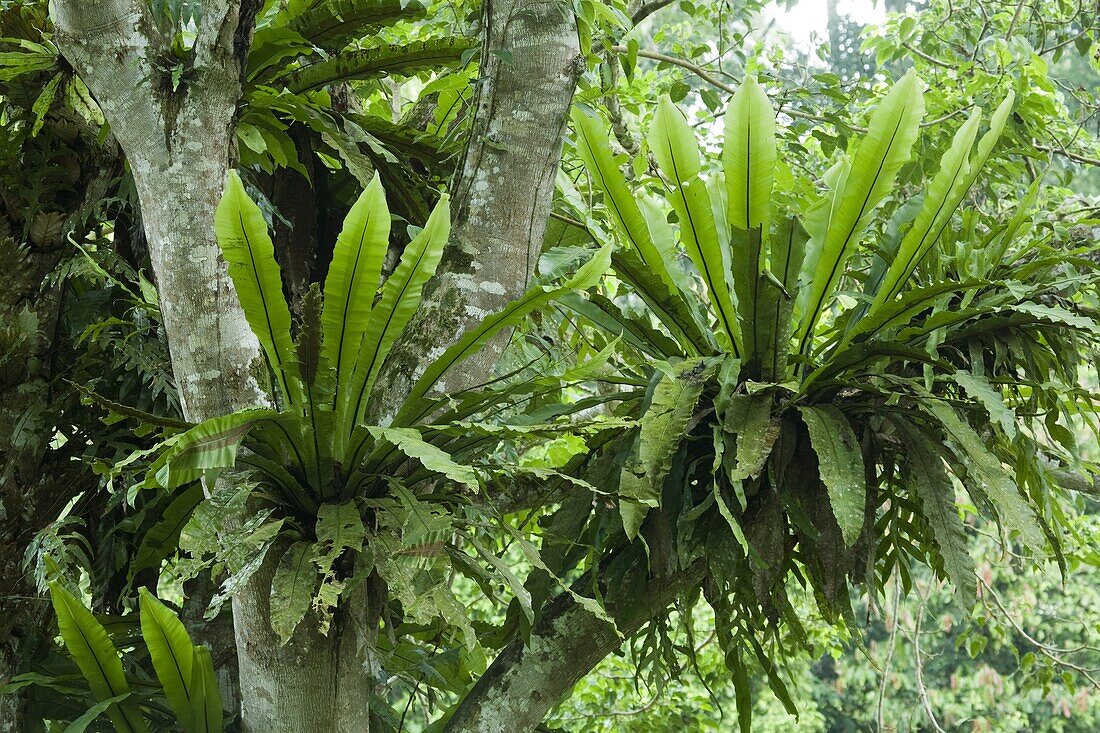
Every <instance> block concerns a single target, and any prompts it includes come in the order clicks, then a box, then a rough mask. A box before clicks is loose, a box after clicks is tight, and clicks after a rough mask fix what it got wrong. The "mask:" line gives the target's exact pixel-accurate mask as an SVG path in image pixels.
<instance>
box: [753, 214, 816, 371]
mask: <svg viewBox="0 0 1100 733" xmlns="http://www.w3.org/2000/svg"><path fill="white" fill-rule="evenodd" d="M772 230H773V231H772V236H771V247H770V250H771V252H770V264H771V267H772V270H771V271H770V272H769V273H768V274H770V275H771V277H765V276H762V277H761V283H760V285H759V287H758V288H757V293H756V297H757V299H758V301H759V306H758V308H757V309H756V314H757V318H756V319H755V320H756V324H755V330H754V333H755V334H756V344H757V349H758V352H759V354H758V355H759V361H760V371H761V375H762V376H763V378H764V379H765V380H766V381H774V382H782V381H784V380H785V379H786V376H787V356H788V354H789V353H790V345H791V333H792V331H793V327H792V322H791V319H792V317H793V315H794V305H795V298H796V297H797V296H798V292H799V290H798V288H799V272H800V270H801V268H802V260H803V258H804V257H805V254H806V240H807V237H808V234H807V233H806V229H805V228H804V227H803V226H802V224H801V223H800V222H799V221H798V220H797V219H785V220H782V221H778V222H775V223H774V224H773V226H772Z"/></svg>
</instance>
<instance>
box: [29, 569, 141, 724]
mask: <svg viewBox="0 0 1100 733" xmlns="http://www.w3.org/2000/svg"><path fill="white" fill-rule="evenodd" d="M50 599H51V601H52V602H53V608H54V612H55V613H56V614H57V628H58V631H60V632H61V638H62V640H63V641H64V642H65V648H66V649H68V650H69V654H70V655H72V658H73V661H74V662H76V666H77V667H79V668H80V672H81V674H83V675H84V678H85V679H86V680H88V686H89V687H90V688H91V690H92V695H94V696H95V698H96V700H98V701H99V702H106V701H107V700H110V699H111V698H118V697H120V696H125V695H126V694H127V693H129V692H130V684H129V683H128V682H127V681H126V674H125V673H124V672H123V671H122V660H121V659H120V658H119V656H118V651H117V650H116V649H115V647H114V645H113V644H112V643H111V638H110V637H109V636H108V635H107V631H106V630H105V629H104V628H103V625H102V624H100V623H99V622H98V621H96V619H95V616H93V615H92V612H91V611H89V610H88V609H87V608H85V607H84V604H83V603H81V602H80V601H79V600H77V598H76V596H74V595H73V594H72V593H70V592H69V591H67V590H65V587H64V586H63V585H61V583H60V582H59V581H54V582H52V583H50ZM107 717H109V718H110V719H111V722H112V723H113V724H114V726H115V728H116V729H117V730H118V731H119V732H120V733H143V732H144V731H148V730H149V728H148V726H147V725H146V723H145V720H144V719H143V718H142V717H141V712H140V711H139V710H138V707H137V704H136V703H134V702H132V701H120V702H117V703H113V704H111V705H110V707H108V708H107Z"/></svg>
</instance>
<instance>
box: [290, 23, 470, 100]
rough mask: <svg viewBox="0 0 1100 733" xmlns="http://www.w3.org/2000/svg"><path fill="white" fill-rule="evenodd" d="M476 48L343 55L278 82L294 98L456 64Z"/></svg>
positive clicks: (449, 41)
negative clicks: (333, 86) (348, 83)
mask: <svg viewBox="0 0 1100 733" xmlns="http://www.w3.org/2000/svg"><path fill="white" fill-rule="evenodd" d="M477 47H478V43H477V41H476V40H474V39H471V38H461V37H459V38H436V39H432V40H429V41H414V42H412V43H406V44H386V45H381V46H375V47H373V48H367V49H363V50H361V51H346V52H344V53H341V54H337V55H335V56H331V57H329V58H327V59H325V60H324V61H318V62H316V63H313V64H308V65H306V66H303V67H301V68H299V69H297V70H295V71H292V72H290V73H289V74H287V75H285V76H284V77H282V78H281V79H280V80H279V82H280V83H281V84H283V85H284V86H286V88H287V89H289V90H290V91H292V92H294V93H295V94H301V93H302V92H308V91H311V90H313V89H318V88H320V87H323V86H325V85H327V84H337V83H341V82H346V81H351V80H353V79H367V78H371V77H376V76H382V75H383V74H405V75H409V74H414V73H416V72H418V71H423V70H424V69H435V68H439V67H442V66H448V65H452V64H457V63H458V62H459V60H460V59H461V58H462V56H463V54H465V53H466V52H467V51H470V50H472V49H475V48H477Z"/></svg>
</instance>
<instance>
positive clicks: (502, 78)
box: [369, 0, 584, 422]
mask: <svg viewBox="0 0 1100 733" xmlns="http://www.w3.org/2000/svg"><path fill="white" fill-rule="evenodd" d="M483 17H484V37H483V41H482V53H481V59H482V61H481V64H482V69H481V74H480V78H481V82H480V84H479V86H478V95H477V100H476V104H475V105H474V119H473V122H472V124H471V128H470V137H469V142H468V143H467V147H466V155H465V158H464V161H463V165H462V168H461V169H460V170H459V173H458V175H457V180H456V184H455V196H454V204H453V206H452V211H453V214H452V224H451V241H450V244H449V246H448V247H447V249H446V250H445V251H444V253H443V259H442V261H441V262H440V265H439V271H438V274H437V275H436V277H435V278H434V279H433V280H432V281H431V282H429V283H428V285H427V287H426V288H425V289H424V300H423V304H422V305H421V307H420V310H419V311H418V312H417V314H416V315H415V316H414V317H413V319H412V321H411V322H410V323H409V326H408V328H406V329H405V333H404V335H403V337H402V340H401V341H400V342H399V343H398V344H397V345H396V346H395V347H394V349H393V351H392V352H391V354H390V358H389V359H388V360H387V363H386V366H385V368H384V375H383V376H382V377H381V378H379V380H378V382H377V384H378V385H381V386H380V387H379V388H378V390H377V393H376V394H375V396H374V398H373V399H372V402H371V409H370V411H369V419H371V420H372V421H376V422H384V421H385V420H386V418H387V417H388V416H390V415H392V412H393V411H394V410H395V409H396V408H397V407H398V406H399V405H400V404H401V401H402V400H403V399H404V397H405V395H406V394H408V391H409V387H410V386H411V385H412V382H413V381H414V380H415V379H416V378H417V377H418V376H419V375H420V373H421V372H422V371H423V368H424V367H425V366H426V365H427V364H429V363H430V362H431V360H432V359H434V358H435V357H437V356H439V355H440V354H441V353H443V351H444V350H445V349H446V348H447V347H448V346H450V345H451V344H453V343H454V342H455V341H456V340H458V338H459V337H460V336H461V335H462V334H464V333H465V332H466V331H467V330H468V329H470V328H472V327H473V326H475V325H477V324H478V323H480V321H481V319H482V318H483V317H484V316H486V315H487V314H489V313H492V312H494V311H496V310H499V309H500V308H501V307H503V306H504V305H505V304H506V303H507V302H508V301H510V300H512V299H514V298H515V297H517V296H518V295H520V294H521V293H523V291H524V290H525V289H526V288H527V286H528V284H529V283H530V280H531V276H532V274H533V273H534V270H535V265H536V263H537V262H538V257H539V254H540V250H541V248H542V241H543V234H544V233H545V231H546V222H547V219H548V218H549V216H550V205H551V203H552V202H553V198H554V179H555V176H556V175H557V171H558V165H559V164H560V162H561V147H562V136H563V135H564V134H565V129H566V124H567V122H568V119H569V108H570V106H571V105H572V101H573V90H574V88H575V86H576V83H577V78H578V77H579V76H580V73H581V72H582V71H583V70H584V57H583V56H581V55H580V52H579V47H578V44H577V25H576V19H575V18H574V16H573V13H572V11H570V10H568V9H567V8H565V7H563V6H562V4H561V3H559V2H557V1H556V0H494V1H493V2H491V3H485V12H484V16H483ZM507 342H508V334H504V335H503V336H502V337H501V338H498V339H497V340H496V341H495V342H494V343H493V344H490V345H489V346H487V347H486V348H485V349H482V350H481V351H480V352H478V353H477V354H475V355H474V356H473V357H471V358H470V359H469V360H467V361H465V362H463V364H462V369H461V371H460V373H455V374H450V375H446V376H445V377H444V383H443V384H441V385H440V389H441V391H456V390H459V389H463V388H466V387H470V386H474V385H477V384H478V383H480V382H483V381H484V380H485V379H486V378H487V377H488V376H489V375H490V374H492V371H493V368H494V367H495V366H496V363H497V361H498V360H499V358H500V354H501V352H502V351H503V349H504V347H505V346H506V345H507Z"/></svg>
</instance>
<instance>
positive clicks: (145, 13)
mask: <svg viewBox="0 0 1100 733" xmlns="http://www.w3.org/2000/svg"><path fill="white" fill-rule="evenodd" d="M258 5H259V3H257V2H252V1H250V0H246V2H244V3H243V4H242V3H237V2H231V1H229V0H220V1H215V2H208V3H204V8H203V17H202V24H201V26H200V28H199V29H198V33H197V37H196V40H195V46H194V61H193V64H192V66H191V68H190V69H189V70H188V73H187V74H185V75H184V78H185V79H186V80H185V82H184V83H183V84H182V85H181V86H179V88H177V89H173V87H172V81H171V73H172V72H171V70H169V69H165V68H163V66H161V65H160V64H161V63H163V62H162V59H164V58H172V56H171V53H170V49H169V48H168V46H167V44H168V43H169V42H170V41H169V40H168V39H166V38H164V36H163V35H162V34H161V32H160V30H159V29H158V28H157V27H156V24H155V22H154V20H153V18H152V16H151V13H150V11H149V8H148V5H147V3H144V2H142V1H141V0H106V1H104V2H97V3H88V2H85V1H84V0H56V1H55V2H54V4H53V19H54V23H55V25H56V27H57V33H56V38H57V42H58V46H59V47H60V48H61V50H62V53H64V55H65V56H66V58H67V59H68V60H69V62H70V63H71V64H72V66H73V68H74V69H75V70H76V71H77V73H79V74H80V76H81V78H82V79H83V80H84V82H85V83H86V84H87V85H88V88H89V89H90V90H91V92H92V94H93V95H94V96H95V98H96V101H97V102H98V104H99V106H100V108H101V109H102V111H103V113H104V115H105V116H106V118H107V120H108V121H109V122H110V124H111V129H112V132H113V133H114V135H115V137H116V139H117V140H118V142H119V144H120V145H121V146H122V149H123V151H124V152H125V153H126V157H127V160H128V161H129V163H130V167H131V170H132V171H133V175H134V182H135V185H136V188H137V193H138V200H139V202H140V205H141V213H142V221H143V224H144V227H145V233H146V239H147V241H148V244H149V252H150V259H151V260H152V264H153V273H154V276H155V279H156V284H157V290H158V294H159V297H160V307H161V314H162V317H163V320H164V326H165V331H166V333H167V335H168V343H169V351H170V353H171V359H172V371H173V374H174V375H175V378H176V383H177V384H176V386H177V388H178V390H179V396H180V403H181V405H182V407H183V412H184V416H185V417H186V418H187V419H189V420H192V421H200V420H204V419H207V418H210V417H213V416H216V415H222V414H225V413H228V412H232V411H234V410H238V409H242V408H245V407H252V406H256V405H261V404H264V403H265V401H266V399H265V397H264V395H263V393H262V391H261V390H260V388H259V387H258V385H257V382H256V380H255V378H254V377H253V372H252V364H253V361H254V359H256V358H257V356H258V354H259V346H258V343H257V341H256V337H255V336H254V335H253V334H252V331H251V330H250V329H249V327H248V322H247V321H246V319H245V317H244V313H243V311H242V310H241V307H240V304H239V302H238V300H237V297H236V294H235V293H234V291H233V287H232V282H231V281H230V279H229V277H228V272H227V268H226V265H225V262H224V260H223V259H222V258H221V256H220V252H219V248H218V244H217V240H216V238H215V236H214V226H213V222H214V210H215V208H216V206H217V203H218V200H219V199H220V197H221V193H222V188H223V186H224V182H225V177H226V172H227V170H228V167H229V160H230V153H231V150H232V148H233V144H234V137H235V136H234V124H235V119H236V108H237V102H238V100H239V98H240V69H241V65H242V64H243V62H244V58H245V55H246V54H247V48H248V38H249V36H250V33H251V27H252V22H253V16H254V14H255V12H256V10H257V8H258ZM245 603H246V604H247V601H245ZM228 623H230V619H229V618H228V615H225V616H223V617H222V618H221V619H220V620H219V621H217V622H216V623H215V624H213V625H211V626H206V627H201V628H195V627H193V631H195V632H196V637H197V639H196V640H197V641H202V642H209V643H211V644H218V643H219V642H218V640H219V639H224V640H231V639H232V635H230V634H227V633H225V630H224V629H219V628H218V624H223V625H224V624H228ZM224 643H225V642H222V644H224ZM225 651H226V650H224V649H221V648H218V647H217V646H215V648H213V649H212V652H213V654H214V656H215V658H220V659H226V658H227V661H229V662H230V664H227V665H226V666H225V667H223V668H222V669H220V670H219V680H220V682H221V683H222V687H223V689H225V690H226V692H227V693H228V695H227V696H226V698H227V701H228V702H230V704H232V701H234V700H236V698H237V695H236V686H237V685H236V682H237V671H236V665H235V664H233V663H232V662H234V661H235V655H232V654H230V655H226V654H224V652H225ZM311 653H313V650H305V651H304V652H303V655H304V656H306V657H308V656H309V655H310V654H311ZM306 666H308V665H306ZM263 687H264V685H263V683H262V682H261V681H257V680H250V681H249V683H248V685H247V688H248V689H249V690H256V689H263ZM247 703H248V701H245V705H244V709H245V710H246V711H247V709H248V704H247Z"/></svg>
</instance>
